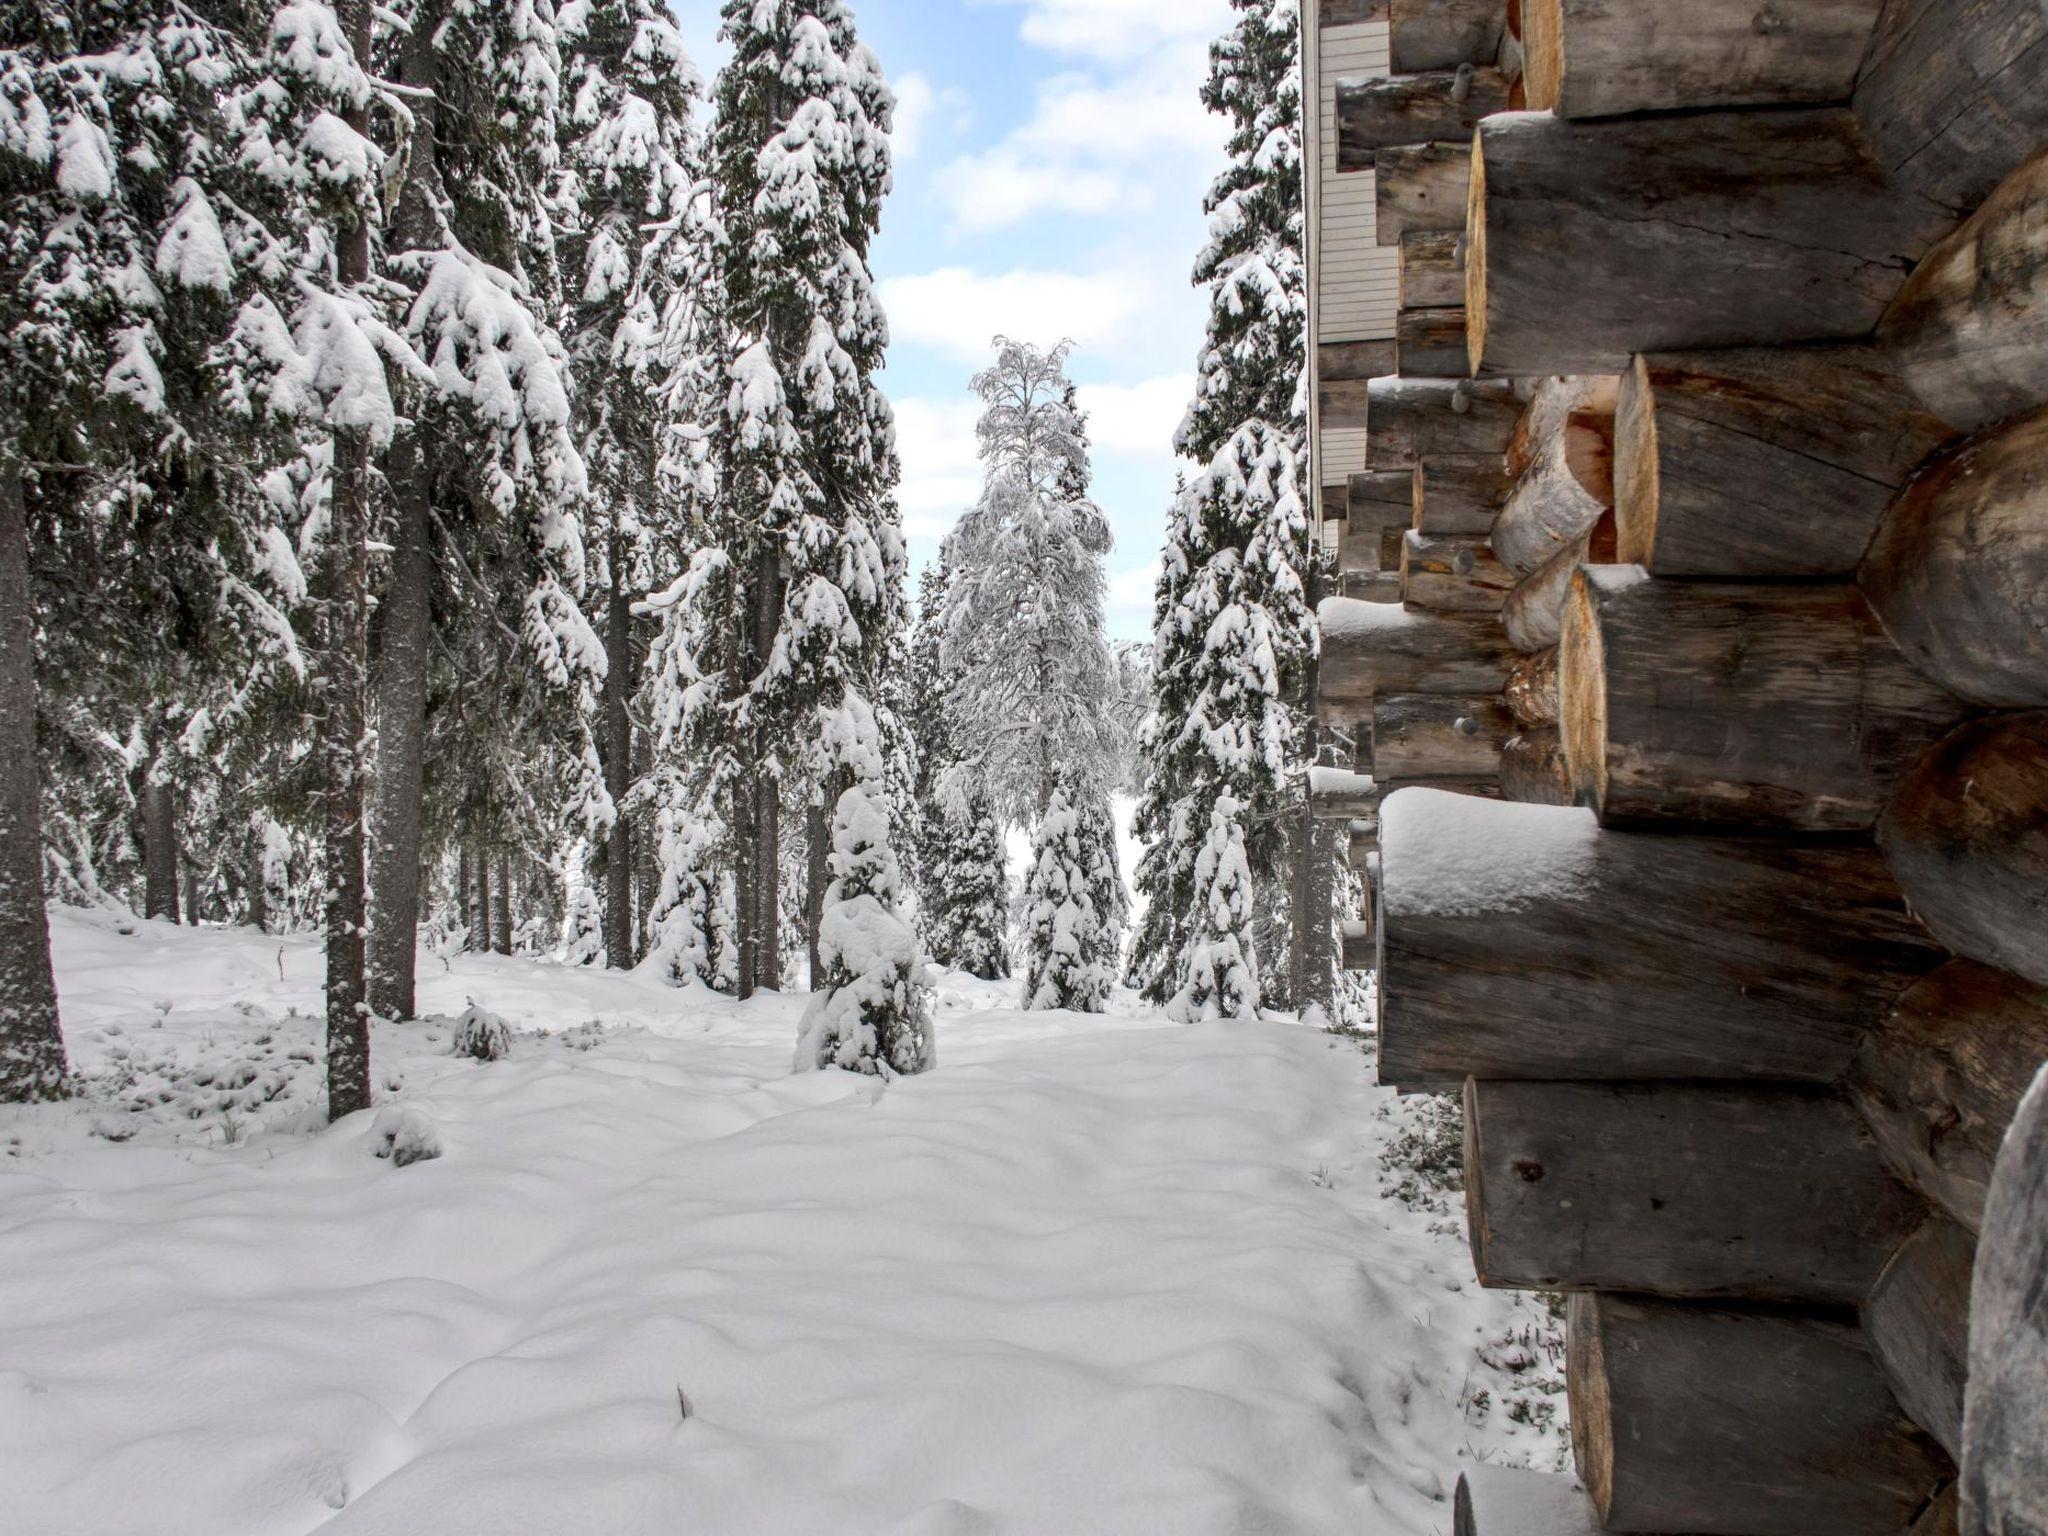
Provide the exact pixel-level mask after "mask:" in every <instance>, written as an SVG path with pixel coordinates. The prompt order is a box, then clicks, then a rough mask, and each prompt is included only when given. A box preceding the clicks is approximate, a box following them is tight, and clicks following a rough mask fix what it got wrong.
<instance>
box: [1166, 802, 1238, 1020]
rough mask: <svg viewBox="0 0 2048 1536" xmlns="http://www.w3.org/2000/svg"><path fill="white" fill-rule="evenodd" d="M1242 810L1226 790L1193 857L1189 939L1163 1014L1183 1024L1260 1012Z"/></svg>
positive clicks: (1210, 814)
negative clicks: (1191, 920) (1178, 978)
mask: <svg viewBox="0 0 2048 1536" xmlns="http://www.w3.org/2000/svg"><path fill="white" fill-rule="evenodd" d="M1241 811H1242V807H1240V806H1239V805H1238V803H1237V802H1236V801H1235V800H1233V799H1231V797H1230V796H1229V795H1224V796H1222V797H1221V798H1219V799H1218V800H1217V802H1216V804H1215V807H1214V808H1213V809H1212V810H1211V811H1210V813H1209V826H1208V835H1207V836H1206V837H1205V838H1204V839H1203V842H1202V847H1201V852H1200V853H1199V854H1198V855H1197V856H1196V858H1195V869H1194V889H1195V898H1196V905H1195V910H1194V912H1193V914H1192V917H1193V922H1192V924H1191V926H1192V929H1193V939H1192V942H1191V943H1190V944H1189V945H1188V949H1187V958H1186V961H1185V962H1184V964H1183V968H1182V971H1181V978H1180V986H1179V990H1178V991H1176V992H1175V993H1174V995H1173V998H1172V999H1171V1001H1170V1002H1169V1003H1168V1004H1167V1016H1168V1017H1169V1018H1172V1019H1174V1020H1176V1021H1178V1022H1180V1023H1183V1024H1201V1023H1209V1022H1211V1021H1213V1020H1216V1019H1255V1018H1257V1017H1258V1015H1259V975H1258V959H1257V956H1256V955H1255V954H1254V953H1253V951H1252V947H1251V945H1250V943H1249V942H1248V939H1249V935H1250V933H1251V929H1252V905H1253V891H1252V872H1251V865H1250V864H1249V863H1248V862H1247V861H1246V859H1245V837H1244V825H1243V823H1242V821H1241V820H1240V813H1241Z"/></svg>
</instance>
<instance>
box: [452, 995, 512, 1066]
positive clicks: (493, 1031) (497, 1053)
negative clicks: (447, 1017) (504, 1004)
mask: <svg viewBox="0 0 2048 1536" xmlns="http://www.w3.org/2000/svg"><path fill="white" fill-rule="evenodd" d="M452 1022H453V1025H454V1029H455V1042H454V1044H453V1045H451V1046H450V1047H449V1053H450V1054H451V1055H455V1056H467V1057H470V1058H471V1059H472V1060H475V1061H503V1060H504V1059H505V1058H506V1057H507V1056H510V1055H511V1054H512V1029H511V1026H510V1025H508V1024H507V1023H506V1022H505V1021H504V1020H503V1019H501V1018H499V1017H498V1016H497V1015H496V1014H495V1013H491V1012H489V1011H488V1010H486V1009H483V1008H479V1007H477V1005H476V1004H474V1003H471V1004H470V1005H469V1007H467V1008H465V1009H464V1010H463V1011H462V1012H461V1013H460V1014H459V1015H457V1016H456V1018H455V1019H454V1020H453V1021H452Z"/></svg>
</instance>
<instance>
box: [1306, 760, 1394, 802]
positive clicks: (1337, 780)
mask: <svg viewBox="0 0 2048 1536" xmlns="http://www.w3.org/2000/svg"><path fill="white" fill-rule="evenodd" d="M1376 788H1378V786H1377V785H1376V784H1375V783H1374V782H1373V777H1372V775H1371V774H1369V773H1353V772H1352V771H1351V770H1350V769H1349V768H1329V767H1321V766H1318V767H1313V768H1310V769H1309V771H1308V792H1309V793H1310V794H1311V795H1320V796H1337V795H1369V794H1371V793H1372V792H1373V791H1374V790H1375V789H1376Z"/></svg>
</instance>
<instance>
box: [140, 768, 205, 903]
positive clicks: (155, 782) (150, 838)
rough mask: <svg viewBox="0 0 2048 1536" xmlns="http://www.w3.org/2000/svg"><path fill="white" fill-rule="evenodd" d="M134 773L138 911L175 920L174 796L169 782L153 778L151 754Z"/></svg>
mask: <svg viewBox="0 0 2048 1536" xmlns="http://www.w3.org/2000/svg"><path fill="white" fill-rule="evenodd" d="M135 777H136V788H135V807H136V816H135V821H136V825H137V827H138V829H139V830H140V831H141V833H142V915H143V916H144V917H147V918H150V919H155V918H159V917H161V918H164V919H166V920H167V921H170V922H173V923H175V922H177V921H178V920H179V912H178V808H177V799H176V797H175V795H174V793H173V792H172V789H171V786H170V785H168V784H166V783H164V782H162V781H161V780H160V779H158V778H157V776H156V764H155V759H154V757H153V756H152V759H151V761H149V762H146V763H144V764H143V765H142V767H141V768H140V769H139V770H138V771H137V773H136V776H135ZM194 915H195V916H196V915H197V914H194Z"/></svg>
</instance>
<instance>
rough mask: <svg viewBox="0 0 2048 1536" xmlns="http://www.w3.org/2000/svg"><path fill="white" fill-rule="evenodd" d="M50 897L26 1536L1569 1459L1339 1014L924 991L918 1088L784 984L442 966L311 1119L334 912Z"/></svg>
mask: <svg viewBox="0 0 2048 1536" xmlns="http://www.w3.org/2000/svg"><path fill="white" fill-rule="evenodd" d="M53 921H54V928H55V948H56V959H57V967H58V976H59V983H60V988H61V991H62V994H63V999H64V1006H65V1009H66V1016H67V1020H68V1026H69V1029H68V1033H69V1038H70V1044H71V1049H72V1051H73V1055H74V1060H75V1062H76V1063H77V1066H78V1068H79V1070H80V1072H81V1073H82V1074H83V1075H84V1076H85V1077H86V1078H87V1079H88V1081H89V1082H90V1083H91V1084H92V1085H93V1092H92V1095H91V1096H90V1097H88V1098H85V1099H82V1100H79V1101H76V1102H73V1103H70V1104H65V1105H53V1106H40V1107H36V1108H32V1109H31V1108H12V1109H7V1110H5V1111H0V1149H4V1150H5V1152H6V1153H7V1154H8V1155H7V1156H6V1157H4V1158H0V1361H4V1362H5V1366H4V1368H0V1509H5V1510H6V1511H7V1512H8V1513H7V1516H6V1519H5V1521H4V1522H0V1523H4V1524H6V1525H7V1527H8V1528H9V1529H10V1530H19V1531H23V1532H29V1531H33V1532H35V1533H37V1536H106V1533H109V1532H117V1531H142V1530H147V1531H150V1532H151V1533H152V1536H184V1533H201V1532H203V1533H206V1536H242V1533H249V1536H255V1533H265V1536H268V1533H300V1532H311V1531H312V1530H314V1529H315V1528H319V1529H321V1530H322V1531H323V1532H327V1533H331V1536H369V1533H384V1532H390V1533H406V1536H413V1533H417V1532H423V1531H430V1532H433V1533H435V1536H486V1533H489V1536H499V1533H510V1532H525V1531H560V1532H604V1533H606V1536H640V1533H646V1536H655V1533H660V1536H669V1533H673V1532H676V1531H704V1532H717V1533H720V1536H749V1533H760V1536H805V1533H812V1532H816V1533H820V1536H823V1533H830V1536H862V1533H876V1536H882V1533H894V1536H912V1533H915V1536H969V1533H973V1536H984V1533H986V1536H1047V1533H1052V1532H1058V1533H1060V1536H1090V1533H1107V1532H1127V1533H1133V1532H1143V1533H1147V1536H1166V1533H1172V1536H1207V1533H1217V1536H1221V1533H1225V1532H1247V1531H1259V1532H1264V1533H1275V1536H1283V1533H1284V1536H1296V1533H1301V1536H1323V1533H1327V1536H1339V1533H1344V1536H1350V1533H1355V1532H1359V1531H1370V1532H1373V1533H1375V1536H1424V1533H1438V1532H1447V1531H1448V1530H1449V1529H1450V1502H1449V1501H1450V1494H1451V1490H1452V1487H1453V1486H1454V1484H1455V1481H1456V1477H1457V1473H1458V1471H1459V1470H1460V1468H1461V1467H1462V1466H1464V1465H1466V1464H1468V1458H1473V1457H1478V1458H1484V1459H1486V1460H1489V1461H1495V1462H1511V1463H1512V1462H1533V1463H1535V1464H1538V1465H1542V1466H1545V1467H1555V1466H1556V1465H1558V1458H1559V1454H1560V1446H1561V1438H1560V1427H1559V1425H1557V1424H1556V1423H1555V1422H1551V1423H1549V1424H1547V1425H1546V1424H1544V1423H1543V1422H1542V1421H1543V1420H1544V1419H1545V1418H1546V1417H1547V1416H1549V1415H1550V1414H1552V1413H1554V1412H1555V1409H1554V1408H1553V1407H1551V1406H1549V1405H1550V1404H1551V1403H1553V1402H1554V1401H1556V1402H1561V1399H1559V1398H1554V1397H1553V1396H1550V1395H1543V1394H1538V1393H1535V1392H1533V1391H1532V1390H1531V1389H1530V1388H1529V1387H1528V1385H1527V1383H1528V1382H1529V1381H1530V1380H1531V1379H1532V1378H1533V1377H1539V1376H1552V1377H1554V1375H1555V1371H1554V1369H1551V1370H1546V1369H1545V1368H1544V1367H1543V1366H1542V1360H1543V1359H1544V1358H1546V1357H1547V1356H1548V1355H1549V1353H1550V1351H1552V1350H1553V1349H1554V1340H1555V1324H1554V1321H1553V1320H1551V1319H1549V1317H1548V1314H1547V1312H1546V1311H1545V1309H1544V1307H1543V1305H1542V1303H1541V1302H1540V1301H1538V1300H1536V1299H1533V1298H1519V1297H1513V1296H1509V1295H1506V1294H1502V1293H1493V1292H1482V1291H1480V1290H1478V1289H1477V1287H1476V1286H1475V1285H1474V1284H1473V1282H1472V1278H1471V1269H1470V1260H1469V1258H1468V1257H1467V1255H1466V1252H1465V1247H1464V1243H1463V1239H1462V1236H1461V1235H1460V1234H1459V1233H1458V1231H1457V1230H1456V1227H1455V1223H1454V1222H1452V1221H1451V1220H1449V1219H1447V1217H1448V1209H1449V1208H1448V1205H1447V1203H1444V1202H1442V1201H1439V1202H1438V1203H1437V1204H1435V1205H1430V1204H1428V1203H1427V1202H1424V1203H1421V1204H1406V1203H1402V1202H1401V1201H1400V1200H1397V1199H1394V1198H1390V1197H1389V1196H1388V1195H1387V1194H1385V1193H1384V1192H1383V1189H1382V1182H1383V1174H1382V1170H1381V1167H1380V1162H1379V1159H1380V1155H1381V1152H1382V1151H1383V1149H1384V1148H1385V1147H1386V1146H1387V1145H1388V1144H1389V1142H1390V1141H1392V1140H1393V1139H1394V1138H1395V1137H1396V1136H1397V1135H1399V1134H1401V1122H1400V1120H1399V1118H1398V1115H1399V1114H1400V1113H1402V1112H1401V1111H1397V1110H1396V1109H1395V1108H1394V1100H1393V1098H1392V1096H1391V1095H1390V1094H1388V1093H1387V1092H1385V1091H1384V1090H1381V1089H1379V1088H1377V1087H1375V1086H1373V1085H1372V1069H1371V1064H1370V1061H1369V1060H1368V1059H1366V1058H1365V1057H1363V1056H1361V1055H1360V1053H1359V1052H1358V1050H1357V1049H1356V1048H1355V1047H1354V1046H1353V1045H1352V1043H1351V1042H1350V1041H1348V1040H1346V1039H1342V1038H1340V1037H1337V1036H1334V1035H1327V1034H1324V1033H1321V1032H1319V1031H1316V1030H1312V1029H1308V1028H1304V1027H1302V1026H1299V1025H1293V1024H1286V1023H1244V1022H1240V1023H1233V1024H1229V1025H1214V1026H1203V1025H1196V1026H1187V1027H1180V1026H1172V1025H1167V1024H1164V1023H1162V1022H1160V1021H1158V1020H1157V1019H1156V1018H1152V1017H1140V1018H1131V1017H1124V1016H1119V1015H1115V1014H1112V1015H1108V1016H1091V1017H1083V1016H1080V1015H1075V1014H1067V1013H1058V1012H1039V1013H1028V1014H1027V1013H1023V1012H1019V1011H1016V1010H1015V1008H1014V1006H1013V1005H1014V1001H1015V996H1016V987H1015V984H1014V983H1009V984H1003V983H993V984H989V983H981V982H977V981H974V980H973V979H971V978H967V977H964V976H961V975H959V974H957V973H947V974H945V975H944V976H942V977H941V978H940V1012H939V1017H938V1024H937V1028H938V1031H939V1033H940V1034H941V1035H942V1036H943V1037H944V1038H943V1041H942V1043H941V1049H940V1051H939V1053H938V1059H939V1061H940V1063H941V1065H940V1067H939V1068H938V1069H937V1070H935V1071H933V1072H931V1073H928V1074H925V1075H923V1076H920V1077H916V1078H903V1079H899V1080H896V1081H887V1080H884V1079H880V1078H875V1077H860V1076H855V1075H853V1074H848V1073H840V1072H831V1071H827V1072H800V1073H795V1074H792V1073H790V1072H789V1070H788V1061H789V1047H790V1043H791V1041H792V1039H793V1038H794V1035H795V1028H796V1020H797V1016H798V1014H799V1013H800V1012H801V1010H802V1008H803V1006H804V999H803V998H802V997H800V996H787V997H777V996H773V995H767V996H763V997H761V998H758V999H756V1000H754V1001H753V1002H752V1003H749V1004H746V1005H740V1004H737V1003H734V1002H732V1001H730V1000H727V999H724V998H721V997H718V996H716V995H714V994H711V993H708V992H705V991H703V990H701V989H697V988H687V989H682V990H676V989H671V988H668V987H665V986H663V985H661V983H660V981H659V979H658V977H656V976H655V975H654V974H653V973H652V972H651V971H644V972H641V973H636V974H634V975H631V976H624V975H619V974H616V973H612V974H607V973H605V972H602V971H599V970H595V969H589V968H571V967H551V966H545V965H540V964H536V963H535V962H532V961H527V960H519V959H510V958H501V957H497V956H480V957H473V956H456V957H453V958H452V959H451V960H448V961H446V962H443V961H442V960H441V959H440V958H439V957H437V956H433V955H426V956H423V957H422V967H421V992H422V1004H423V1006H424V1007H426V1008H428V1009H431V1010H433V1011H434V1012H435V1013H436V1014H437V1015H438V1017H437V1018H435V1019H433V1020H429V1021H427V1022H423V1023H418V1024H408V1025H402V1026H382V1025H380V1026H378V1027H377V1029H376V1031H375V1040H376V1047H375V1049H376V1056H375V1060H376V1064H377V1070H376V1082H377V1085H378V1096H379V1100H380V1103H379V1105H378V1107H377V1108H375V1109H372V1110H368V1111H365V1112H363V1113H361V1114H359V1115H357V1116H354V1117H352V1118H350V1119H348V1120H346V1121H344V1122H342V1123H341V1124H339V1125H337V1126H334V1127H332V1128H321V1127H319V1125H318V1123H317V1116H316V1114H315V1113H314V1111H315V1108H316V1105H315V1102H314V1100H313V1097H312V1090H313V1087H314V1084H315V1081H316V1074H317V1067H316V1065H315V1062H316V1058H317V1034H318V1023H317V1004H318V990H317V984H318V977H319V974H320V951H319V947H318V940H317V938H316V937H313V936H304V937H292V938H287V939H282V940H280V939H278V938H275V937H264V936H262V935H260V934H256V933H254V932H250V931H221V930H210V929H207V930H191V929H175V928H170V927H168V926H166V925H162V924H151V923H137V922H135V921H133V920H131V919H125V918H122V917H118V916H116V915H114V914H111V913H93V914H81V913H78V912H75V911H68V910H67V911H60V912H57V913H56V914H55V915H54V919H53ZM1126 1001H1127V1000H1126ZM471 1006H474V1007H476V1008H479V1009H482V1010H487V1011H488V1012H489V1013H491V1014H495V1015H497V1016H499V1017H501V1018H503V1019H504V1020H505V1021H506V1022H507V1024H508V1025H509V1026H510V1028H511V1029H512V1031H513V1040H512V1051H511V1054H510V1056H509V1057H508V1058H507V1059H504V1060H501V1061H496V1062H488V1063H486V1062H480V1061H475V1060H471V1059H467V1058H460V1057H457V1056H454V1055H452V1054H451V1035H452V1029H451V1022H452V1017H453V1016H454V1015H455V1014H458V1013H460V1012H462V1011H463V1010H464V1009H465V1008H468V1007H471ZM543 1031H546V1032H547V1033H543ZM238 1062H246V1063H251V1064H254V1063H256V1062H261V1063H263V1066H262V1070H261V1071H260V1072H252V1073H251V1074H250V1075H249V1076H248V1078H247V1080H246V1081H243V1080H241V1079H242V1074H240V1073H239V1072H236V1071H234V1070H233V1068H234V1066H235V1064H236V1063H238ZM202 1077H206V1078H210V1079H212V1081H210V1082H204V1083H202V1082H201V1081H200V1078H202ZM166 1094H167V1095H168V1098H165V1097H163V1095H166ZM223 1103H226V1104H227V1105H228V1106H229V1107H227V1108H225V1109H223V1108H221V1107H219V1106H220V1105H221V1104H223ZM130 1104H132V1105H134V1106H136V1107H133V1108H129V1107H124V1106H125V1105H130ZM96 1131H97V1132H98V1134H95V1132H96ZM380 1152H384V1153H389V1154H391V1155H389V1156H387V1157H383V1158H380V1157H379V1155H378V1154H379V1153H380ZM433 1153H437V1154H438V1155H429V1154H433ZM401 1155H402V1156H404V1157H405V1158H406V1159H407V1160H408V1161H407V1163H406V1166H403V1167H399V1166H395V1165H396V1164H397V1163H398V1162H399V1161H400V1157H401ZM413 1159H417V1160H413ZM1546 1340H1548V1341H1549V1342H1548V1343H1546V1342H1545V1341H1546ZM1554 1392H1555V1387H1554V1385H1551V1386H1549V1387H1547V1388H1546V1389H1545V1393H1550V1394H1554ZM686 1409H687V1411H686Z"/></svg>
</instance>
